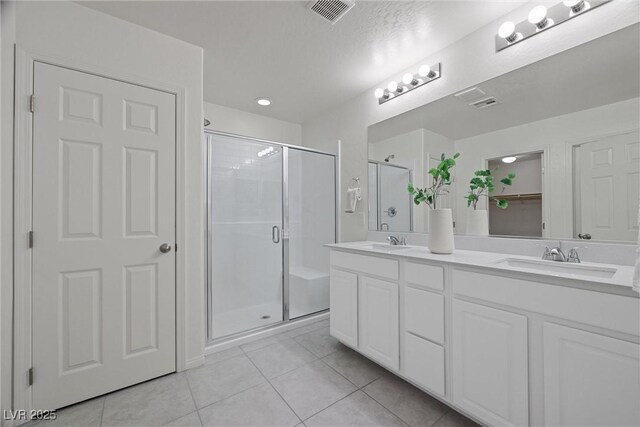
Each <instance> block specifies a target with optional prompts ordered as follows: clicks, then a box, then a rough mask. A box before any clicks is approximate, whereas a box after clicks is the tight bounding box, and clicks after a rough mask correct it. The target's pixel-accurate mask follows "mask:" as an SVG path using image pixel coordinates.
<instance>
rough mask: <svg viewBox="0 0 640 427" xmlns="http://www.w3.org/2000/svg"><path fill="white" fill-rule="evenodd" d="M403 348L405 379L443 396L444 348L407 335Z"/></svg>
mask: <svg viewBox="0 0 640 427" xmlns="http://www.w3.org/2000/svg"><path fill="white" fill-rule="evenodd" d="M404 346H405V356H404V370H405V372H404V373H405V375H406V376H407V378H409V379H411V380H412V381H415V382H416V383H417V384H419V385H421V386H423V387H426V388H428V389H429V390H431V391H433V392H435V393H438V394H439V395H441V396H444V348H442V347H441V346H439V345H437V344H434V343H432V342H429V341H427V340H423V339H422V338H419V337H417V336H415V335H412V334H409V333H405V339H404Z"/></svg>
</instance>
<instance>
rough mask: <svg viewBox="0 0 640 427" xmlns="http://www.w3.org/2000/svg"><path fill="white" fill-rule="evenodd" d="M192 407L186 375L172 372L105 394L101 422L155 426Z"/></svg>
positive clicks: (193, 406) (103, 423)
mask: <svg viewBox="0 0 640 427" xmlns="http://www.w3.org/2000/svg"><path fill="white" fill-rule="evenodd" d="M195 409H196V407H195V405H194V403H193V398H192V397H191V392H190V391H189V385H188V384H187V378H186V376H185V374H184V373H177V374H171V375H166V376H164V377H160V378H157V379H155V380H152V381H147V382H146V383H142V384H138V385H136V386H133V387H129V388H126V389H124V390H120V391H118V392H115V393H112V394H110V395H108V396H107V400H106V401H105V405H104V414H103V416H102V425H103V426H121V425H127V426H130V425H136V426H157V425H161V424H164V423H167V422H169V421H171V420H174V419H177V418H179V417H182V416H184V415H187V414H189V413H191V412H193V411H195Z"/></svg>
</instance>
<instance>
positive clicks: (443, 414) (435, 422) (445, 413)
mask: <svg viewBox="0 0 640 427" xmlns="http://www.w3.org/2000/svg"><path fill="white" fill-rule="evenodd" d="M449 412H451V408H449V409H448V410H446V411H444V412H443V413H442V415H440V418H438V419H437V420H435V421H434V422H433V423H431V426H430V427H433V426H434V425H436V424H438V421H440V420H441V419H442V418H444V416H445V415H447V414H448V413H449Z"/></svg>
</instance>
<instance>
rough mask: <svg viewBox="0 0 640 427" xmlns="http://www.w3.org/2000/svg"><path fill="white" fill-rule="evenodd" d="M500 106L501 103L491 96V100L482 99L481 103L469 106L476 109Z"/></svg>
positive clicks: (477, 102)
mask: <svg viewBox="0 0 640 427" xmlns="http://www.w3.org/2000/svg"><path fill="white" fill-rule="evenodd" d="M498 104H500V101H498V100H497V99H495V98H494V97H493V96H490V97H489V98H484V99H481V100H480V101H476V102H473V103H471V104H469V106H470V107H476V108H487V107H493V106H494V105H498Z"/></svg>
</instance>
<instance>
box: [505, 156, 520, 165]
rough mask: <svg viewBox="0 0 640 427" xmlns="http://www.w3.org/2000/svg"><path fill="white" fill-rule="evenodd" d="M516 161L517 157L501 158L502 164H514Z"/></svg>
mask: <svg viewBox="0 0 640 427" xmlns="http://www.w3.org/2000/svg"><path fill="white" fill-rule="evenodd" d="M516 160H518V158H517V157H514V156H509V157H503V158H502V163H513V162H515V161H516Z"/></svg>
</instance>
